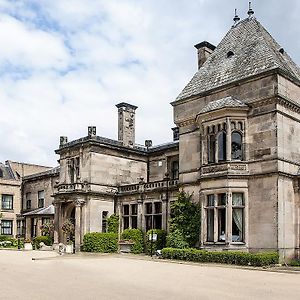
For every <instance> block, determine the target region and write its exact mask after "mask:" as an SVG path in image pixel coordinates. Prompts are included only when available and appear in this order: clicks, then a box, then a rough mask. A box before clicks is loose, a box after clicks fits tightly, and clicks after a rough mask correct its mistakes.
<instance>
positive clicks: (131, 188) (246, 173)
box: [0, 10, 300, 259]
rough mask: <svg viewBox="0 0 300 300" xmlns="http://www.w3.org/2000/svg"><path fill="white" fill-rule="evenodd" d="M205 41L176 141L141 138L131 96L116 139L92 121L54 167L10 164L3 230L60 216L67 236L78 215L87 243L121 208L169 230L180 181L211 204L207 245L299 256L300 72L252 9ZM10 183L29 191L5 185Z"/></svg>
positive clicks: (125, 214) (30, 232) (126, 222)
mask: <svg viewBox="0 0 300 300" xmlns="http://www.w3.org/2000/svg"><path fill="white" fill-rule="evenodd" d="M195 47H196V48H197V53H198V66H199V68H198V71H197V72H196V73H195V75H194V76H193V78H192V79H191V80H190V82H189V83H188V84H187V85H186V87H185V88H184V89H183V91H182V92H181V93H180V94H179V96H178V97H177V98H176V99H175V101H174V102H172V103H171V104H172V106H173V111H174V123H175V125H176V127H175V128H173V136H174V139H173V141H172V142H169V143H165V144H162V145H158V146H153V145H152V143H151V141H146V143H145V146H138V145H136V143H135V114H136V109H137V107H136V106H134V105H132V104H128V103H124V102H122V103H119V104H118V105H117V110H118V140H111V139H107V138H104V137H100V136H97V134H96V127H93V126H91V127H89V128H88V134H87V136H86V137H83V138H80V139H78V140H74V141H68V139H67V137H61V138H60V145H59V148H58V149H57V150H56V151H55V152H56V153H57V154H58V155H59V156H60V159H59V166H58V167H56V168H52V169H51V168H42V169H41V170H34V172H31V173H29V174H24V176H21V177H17V176H16V174H15V172H14V170H13V166H10V165H9V164H8V165H1V166H0V168H1V170H2V178H0V192H1V193H2V213H3V216H2V228H1V234H24V235H26V237H34V236H36V235H39V234H40V231H39V230H40V229H39V227H40V225H41V224H42V223H43V222H45V221H47V220H48V219H54V225H55V233H54V242H55V243H58V242H65V241H66V239H65V236H64V234H63V232H62V230H61V226H62V224H63V222H64V221H65V220H66V219H73V220H74V222H75V244H76V248H77V249H80V245H81V244H82V241H83V236H84V234H85V233H87V232H95V231H97V232H103V231H106V225H107V224H106V218H107V217H108V216H109V215H111V214H113V213H117V214H118V215H120V217H121V227H122V230H123V229H125V228H129V227H131V228H141V229H142V230H144V231H146V230H148V229H151V228H162V229H165V230H168V220H169V218H170V203H171V202H172V201H174V200H175V199H176V195H177V192H178V191H179V189H181V188H182V189H184V190H185V191H187V192H189V193H193V201H195V202H198V203H199V204H200V205H201V220H199V222H201V235H200V236H199V240H200V244H199V247H200V248H202V249H209V250H214V249H218V250H240V251H250V252H257V251H271V250H275V251H278V252H279V254H280V256H281V258H282V259H285V258H291V257H298V256H299V243H300V203H299V201H300V199H299V193H300V191H299V187H300V181H299V179H300V175H299V174H300V172H299V170H300V169H299V167H300V138H299V136H300V70H299V68H298V67H297V66H296V64H295V63H294V62H293V61H292V59H291V58H290V57H289V55H288V54H287V53H286V52H285V50H284V48H282V47H281V46H280V45H279V44H278V43H277V42H276V41H275V40H274V39H273V37H272V36H271V35H270V34H269V33H268V32H267V31H266V29H265V28H264V27H263V26H262V25H261V24H260V23H259V21H258V20H257V19H256V18H255V17H254V16H253V11H251V10H250V11H249V16H248V17H247V18H246V19H244V20H240V19H239V18H238V17H237V16H236V17H235V24H234V25H233V26H232V28H231V29H230V30H229V32H228V33H227V34H226V36H225V37H224V38H223V39H222V40H221V42H220V43H219V45H218V46H217V47H215V46H213V45H212V44H210V43H208V42H206V41H205V42H202V43H199V44H197V45H196V46H195ZM4 173H5V174H7V175H6V177H7V179H5V177H3V174H4ZM0 177H1V173H0ZM8 180H9V181H11V182H15V183H16V184H17V186H18V187H19V190H20V191H21V192H20V193H21V195H20V196H18V191H17V190H18V189H14V190H13V191H11V192H10V191H9V188H8V189H4V192H2V186H3V185H4V184H5V181H6V182H8ZM10 187H11V188H12V185H10ZM13 195H14V196H13ZM13 200H14V201H15V203H14V205H13V206H12V205H11V206H10V203H12V201H13ZM15 222H18V225H17V223H16V224H15ZM15 226H16V227H17V229H18V232H17V231H16V230H15V229H13V228H14V227H15Z"/></svg>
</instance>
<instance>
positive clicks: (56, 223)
mask: <svg viewBox="0 0 300 300" xmlns="http://www.w3.org/2000/svg"><path fill="white" fill-rule="evenodd" d="M53 205H54V245H57V244H58V243H59V226H60V224H59V214H60V204H59V203H53Z"/></svg>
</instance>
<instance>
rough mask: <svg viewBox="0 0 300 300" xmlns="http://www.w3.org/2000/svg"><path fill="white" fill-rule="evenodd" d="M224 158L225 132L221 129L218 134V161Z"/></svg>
mask: <svg viewBox="0 0 300 300" xmlns="http://www.w3.org/2000/svg"><path fill="white" fill-rule="evenodd" d="M224 160H226V133H225V132H224V131H221V132H220V133H219V135H218V161H224Z"/></svg>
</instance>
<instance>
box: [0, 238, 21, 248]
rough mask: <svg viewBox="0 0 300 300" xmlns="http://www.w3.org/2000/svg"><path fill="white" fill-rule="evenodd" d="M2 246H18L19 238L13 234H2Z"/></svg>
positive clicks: (0, 239)
mask: <svg viewBox="0 0 300 300" xmlns="http://www.w3.org/2000/svg"><path fill="white" fill-rule="evenodd" d="M0 247H1V248H16V247H18V240H17V239H14V238H13V237H12V236H7V235H0Z"/></svg>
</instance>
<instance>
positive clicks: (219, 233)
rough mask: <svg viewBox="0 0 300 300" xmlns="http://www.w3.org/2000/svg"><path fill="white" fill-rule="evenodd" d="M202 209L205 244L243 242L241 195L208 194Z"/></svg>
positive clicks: (242, 196) (243, 226) (243, 221)
mask: <svg viewBox="0 0 300 300" xmlns="http://www.w3.org/2000/svg"><path fill="white" fill-rule="evenodd" d="M230 196H231V201H230ZM204 208H205V218H206V222H205V225H206V242H210V243H225V242H229V243H232V242H233V243H234V242H244V240H245V234H244V228H245V225H244V224H245V220H244V219H245V212H244V211H245V201H244V194H243V193H232V194H231V193H229V194H226V193H218V194H209V195H207V197H206V204H205V207H204ZM229 216H230V218H229ZM228 218H229V219H228Z"/></svg>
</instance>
